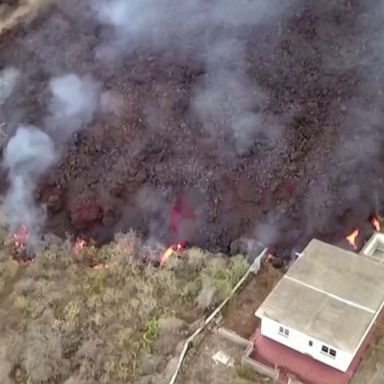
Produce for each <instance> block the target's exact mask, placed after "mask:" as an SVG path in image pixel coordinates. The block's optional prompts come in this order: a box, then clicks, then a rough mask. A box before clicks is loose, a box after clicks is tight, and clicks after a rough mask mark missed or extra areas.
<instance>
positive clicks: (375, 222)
mask: <svg viewBox="0 0 384 384" xmlns="http://www.w3.org/2000/svg"><path fill="white" fill-rule="evenodd" d="M370 222H371V224H372V225H373V227H374V228H375V230H376V231H377V232H380V231H381V225H380V221H379V219H378V217H377V216H376V215H375V214H373V215H371V218H370Z"/></svg>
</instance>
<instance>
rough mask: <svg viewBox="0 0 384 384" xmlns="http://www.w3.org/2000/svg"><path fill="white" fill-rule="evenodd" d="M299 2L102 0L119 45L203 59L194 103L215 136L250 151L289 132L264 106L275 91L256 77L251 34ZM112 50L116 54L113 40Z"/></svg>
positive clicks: (243, 151)
mask: <svg viewBox="0 0 384 384" xmlns="http://www.w3.org/2000/svg"><path fill="white" fill-rule="evenodd" d="M293 3H294V2H293V1H289V2H284V4H282V3H281V2H280V1H266V0H254V1H249V0H241V1H236V2H233V1H232V0H221V1H211V2H207V1H205V0H191V1H184V2H177V1H174V0H163V1H158V0H145V1H143V0H133V1H129V2H127V1H124V0H113V1H111V2H110V1H108V2H97V6H96V7H97V8H96V10H97V13H98V15H99V18H100V20H101V21H102V22H104V23H107V24H110V25H113V26H114V27H115V29H116V33H117V42H116V41H115V47H114V48H115V50H118V51H121V50H123V51H124V52H125V53H126V54H130V53H133V52H135V51H140V50H141V49H150V50H153V51H160V52H164V51H166V52H167V53H168V54H175V55H178V56H180V57H186V56H187V57H188V55H191V57H194V58H196V57H198V58H200V59H201V60H202V61H203V63H204V64H205V67H206V75H205V76H204V78H203V79H202V80H201V81H200V82H199V83H198V84H197V86H196V88H195V91H194V97H193V99H192V102H191V110H192V111H193V112H194V113H195V114H196V115H197V116H198V117H199V119H200V121H201V123H202V124H203V126H204V128H205V129H206V130H207V131H208V132H209V133H210V134H211V135H212V136H213V137H218V138H219V139H220V140H221V141H222V142H227V141H229V142H230V143H231V145H230V148H231V149H232V150H233V151H234V152H235V153H236V154H238V155H243V154H246V153H247V151H248V150H249V149H250V148H252V147H254V146H255V145H256V146H257V144H260V145H265V144H266V143H268V142H270V143H269V144H271V143H272V144H273V143H275V142H276V140H278V139H280V140H281V139H282V137H281V132H280V131H281V129H279V128H278V126H277V125H276V122H273V121H271V118H267V116H265V115H264V113H263V112H262V110H263V109H264V108H265V107H266V106H267V104H268V97H267V96H266V95H265V94H264V92H263V90H262V89H261V88H260V87H259V86H257V84H252V83H251V82H250V81H249V78H248V75H247V72H248V66H249V65H248V63H247V55H246V42H247V37H248V36H249V35H250V33H252V28H253V27H255V26H257V25H260V24H264V23H270V22H271V21H273V20H276V16H281V15H282V14H287V13H288V10H289V9H291V7H292V5H293ZM112 44H113V43H112ZM102 52H104V51H102ZM105 52H106V54H108V55H110V54H111V42H108V49H107V50H106V51H105ZM113 56H115V55H113Z"/></svg>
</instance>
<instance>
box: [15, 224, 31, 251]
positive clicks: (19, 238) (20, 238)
mask: <svg viewBox="0 0 384 384" xmlns="http://www.w3.org/2000/svg"><path fill="white" fill-rule="evenodd" d="M28 237H29V231H28V228H27V226H26V225H24V224H21V225H20V226H19V228H17V230H16V231H15V233H14V234H13V235H12V240H13V243H14V244H15V246H16V247H17V248H25V246H26V243H27V240H28Z"/></svg>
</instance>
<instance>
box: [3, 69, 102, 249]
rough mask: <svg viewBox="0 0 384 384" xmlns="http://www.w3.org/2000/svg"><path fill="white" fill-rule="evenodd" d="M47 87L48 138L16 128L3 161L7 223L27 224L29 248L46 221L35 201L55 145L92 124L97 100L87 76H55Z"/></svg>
mask: <svg viewBox="0 0 384 384" xmlns="http://www.w3.org/2000/svg"><path fill="white" fill-rule="evenodd" d="M15 73H17V72H11V75H9V73H8V77H7V78H8V80H9V79H14V77H15ZM49 87H50V91H51V97H50V100H49V103H48V116H47V118H46V121H45V129H46V130H47V132H49V134H50V135H48V134H47V133H46V132H44V131H43V130H41V129H40V128H38V127H35V126H31V125H22V126H19V127H18V128H17V130H16V133H15V135H14V136H13V137H12V138H11V139H10V140H9V142H8V144H7V147H6V149H5V154H4V160H3V161H4V163H3V165H4V167H5V168H6V169H7V170H8V177H9V182H10V188H9V190H8V193H7V196H6V200H5V218H6V222H7V224H8V226H9V227H10V229H11V230H12V231H14V230H15V229H17V228H18V227H19V226H20V225H21V224H23V225H26V226H27V228H28V231H29V233H30V237H29V241H30V245H31V246H34V245H36V244H37V242H38V235H39V233H40V231H41V228H42V226H43V224H44V222H45V219H46V211H45V208H44V207H43V206H38V205H36V202H35V191H36V187H37V183H38V181H39V178H40V177H41V176H43V175H44V174H45V173H46V172H47V170H48V169H49V168H50V167H52V166H53V165H54V163H55V162H56V160H57V159H58V149H59V148H58V147H57V145H61V144H63V143H65V142H66V141H67V140H68V139H69V138H70V137H71V136H72V135H73V134H74V133H75V132H77V131H78V130H79V129H81V128H84V127H85V126H86V124H88V123H89V122H90V121H91V119H92V117H93V115H94V113H95V111H96V109H97V107H98V101H99V90H100V89H99V85H98V84H97V83H96V82H94V81H93V80H92V79H91V78H90V77H87V76H85V77H79V76H77V75H75V74H67V75H63V76H60V77H56V78H53V79H52V80H51V81H50V83H49ZM7 92H9V90H7ZM55 143H56V145H55Z"/></svg>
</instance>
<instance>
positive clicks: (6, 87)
mask: <svg viewBox="0 0 384 384" xmlns="http://www.w3.org/2000/svg"><path fill="white" fill-rule="evenodd" d="M19 77H20V72H19V71H18V70H17V69H16V68H13V67H8V68H5V69H3V70H2V71H1V72H0V105H1V104H3V103H4V101H5V100H6V99H7V98H8V97H9V96H10V95H11V93H12V91H13V89H14V87H15V86H16V84H17V81H18V79H19Z"/></svg>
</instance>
